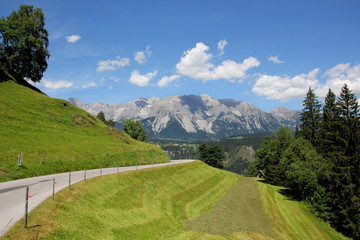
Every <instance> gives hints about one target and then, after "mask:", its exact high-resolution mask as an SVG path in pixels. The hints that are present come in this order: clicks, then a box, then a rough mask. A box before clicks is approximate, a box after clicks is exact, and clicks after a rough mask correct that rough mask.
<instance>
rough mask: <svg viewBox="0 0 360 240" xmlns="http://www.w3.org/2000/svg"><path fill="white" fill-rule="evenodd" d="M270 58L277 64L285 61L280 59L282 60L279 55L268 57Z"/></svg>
mask: <svg viewBox="0 0 360 240" xmlns="http://www.w3.org/2000/svg"><path fill="white" fill-rule="evenodd" d="M268 60H269V61H271V62H273V63H276V64H280V63H284V61H280V60H279V57H278V56H271V57H268Z"/></svg>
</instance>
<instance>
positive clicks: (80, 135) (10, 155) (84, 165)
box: [0, 81, 168, 181]
mask: <svg viewBox="0 0 360 240" xmlns="http://www.w3.org/2000/svg"><path fill="white" fill-rule="evenodd" d="M0 146H1V147H0V181H6V180H11V179H17V178H24V177H31V176H36V175H44V174H49V173H55V172H65V171H70V170H71V171H74V170H80V169H92V168H97V167H110V166H126V165H135V164H146V163H153V162H166V161H168V158H167V156H166V155H165V154H164V152H163V151H162V150H161V149H160V148H158V147H157V146H154V145H150V144H146V143H142V142H138V141H134V140H133V139H131V138H130V137H129V136H128V135H126V134H124V133H123V132H121V131H119V130H117V129H115V128H110V127H108V126H106V125H105V124H103V123H102V122H101V121H99V120H98V119H97V118H95V117H94V116H92V115H91V114H89V113H87V112H85V111H83V110H81V109H79V108H77V107H75V106H73V105H71V104H70V103H69V102H67V101H65V100H61V99H53V98H50V97H47V96H46V95H44V94H41V93H38V92H35V91H33V90H31V89H29V88H27V87H24V86H21V85H19V84H16V83H14V82H12V81H7V82H2V83H0ZM19 152H22V165H21V167H18V166H17V161H18V154H19Z"/></svg>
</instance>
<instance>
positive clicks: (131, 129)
mask: <svg viewBox="0 0 360 240" xmlns="http://www.w3.org/2000/svg"><path fill="white" fill-rule="evenodd" d="M123 129H124V132H126V133H127V134H129V135H130V137H132V138H133V139H135V140H138V141H142V142H147V139H148V135H146V134H145V129H144V128H143V127H142V125H141V123H140V121H139V120H136V121H134V120H131V119H130V118H128V119H126V120H125V122H124V125H123Z"/></svg>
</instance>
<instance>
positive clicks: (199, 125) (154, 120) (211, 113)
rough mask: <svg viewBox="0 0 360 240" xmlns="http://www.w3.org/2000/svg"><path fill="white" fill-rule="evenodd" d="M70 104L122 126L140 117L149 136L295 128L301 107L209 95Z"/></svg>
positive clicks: (75, 101) (219, 134)
mask: <svg viewBox="0 0 360 240" xmlns="http://www.w3.org/2000/svg"><path fill="white" fill-rule="evenodd" d="M69 102H70V103H72V104H73V105H75V106H77V107H80V108H82V109H84V110H86V111H87V112H89V113H91V114H93V115H96V114H98V113H99V112H100V111H102V112H103V113H104V114H105V117H106V119H113V120H114V121H115V122H116V127H118V128H120V129H121V128H122V123H123V122H124V120H125V119H127V118H131V119H133V120H139V121H140V122H141V123H142V125H143V127H144V128H145V130H146V132H147V133H148V134H149V135H150V137H158V138H172V139H208V138H221V137H229V136H236V135H243V134H249V133H258V132H271V131H276V130H277V129H278V128H279V127H280V126H281V125H284V126H287V127H290V128H291V129H295V126H296V125H297V124H299V122H300V111H293V110H290V109H287V108H283V107H279V108H276V109H274V110H272V111H270V112H264V111H263V110H261V109H259V108H256V107H255V106H254V105H253V104H251V103H248V102H243V101H237V100H234V99H215V98H212V97H210V96H208V95H205V94H203V95H200V96H198V95H184V96H170V97H163V98H158V97H153V98H148V99H145V98H139V99H136V100H134V101H131V102H129V103H126V104H123V103H118V104H105V103H102V102H100V101H97V102H94V103H89V104H83V103H82V102H81V101H80V100H79V99H76V98H74V97H72V98H70V99H69Z"/></svg>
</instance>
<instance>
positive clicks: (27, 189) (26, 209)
mask: <svg viewBox="0 0 360 240" xmlns="http://www.w3.org/2000/svg"><path fill="white" fill-rule="evenodd" d="M28 212H29V186H27V187H26V193H25V221H24V227H25V228H27V220H28Z"/></svg>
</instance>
